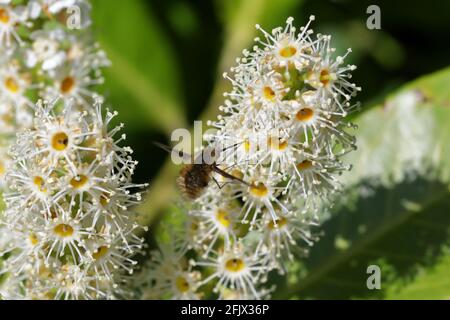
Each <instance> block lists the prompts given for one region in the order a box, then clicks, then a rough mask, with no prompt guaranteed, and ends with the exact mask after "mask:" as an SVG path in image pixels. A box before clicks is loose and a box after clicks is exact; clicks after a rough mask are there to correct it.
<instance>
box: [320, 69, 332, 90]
mask: <svg viewBox="0 0 450 320" xmlns="http://www.w3.org/2000/svg"><path fill="white" fill-rule="evenodd" d="M331 80H332V77H331V74H330V71H329V70H328V69H323V70H322V71H320V77H319V81H320V82H321V83H322V84H323V85H324V86H326V85H327V84H329V83H330V81H331Z"/></svg>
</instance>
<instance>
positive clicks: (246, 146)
mask: <svg viewBox="0 0 450 320" xmlns="http://www.w3.org/2000/svg"><path fill="white" fill-rule="evenodd" d="M244 150H245V152H249V151H250V140H248V139H245V141H244Z"/></svg>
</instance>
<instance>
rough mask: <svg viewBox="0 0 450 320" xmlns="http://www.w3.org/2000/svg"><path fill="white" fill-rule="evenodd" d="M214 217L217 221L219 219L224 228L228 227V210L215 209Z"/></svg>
mask: <svg viewBox="0 0 450 320" xmlns="http://www.w3.org/2000/svg"><path fill="white" fill-rule="evenodd" d="M216 218H217V221H219V223H220V224H221V225H223V226H224V227H225V228H228V227H229V226H230V224H231V221H230V215H229V214H228V212H226V211H224V210H222V209H219V210H218V211H217V214H216Z"/></svg>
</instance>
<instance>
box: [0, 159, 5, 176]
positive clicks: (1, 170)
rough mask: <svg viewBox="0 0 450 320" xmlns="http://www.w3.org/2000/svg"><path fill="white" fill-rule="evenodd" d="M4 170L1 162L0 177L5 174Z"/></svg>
mask: <svg viewBox="0 0 450 320" xmlns="http://www.w3.org/2000/svg"><path fill="white" fill-rule="evenodd" d="M5 171H6V168H5V164H4V163H3V161H0V176H3V175H4V174H5Z"/></svg>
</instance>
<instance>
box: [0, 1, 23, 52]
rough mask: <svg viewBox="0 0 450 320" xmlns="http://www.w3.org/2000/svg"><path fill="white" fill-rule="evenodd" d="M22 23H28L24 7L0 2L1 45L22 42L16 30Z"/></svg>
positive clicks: (8, 45)
mask: <svg viewBox="0 0 450 320" xmlns="http://www.w3.org/2000/svg"><path fill="white" fill-rule="evenodd" d="M21 24H22V25H25V24H26V13H25V10H24V8H23V7H16V8H13V7H12V6H11V5H9V4H0V47H4V46H5V47H11V46H12V45H13V43H14V42H17V43H19V44H22V40H21V39H20V37H19V35H18V33H17V30H16V29H17V26H18V25H21Z"/></svg>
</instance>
